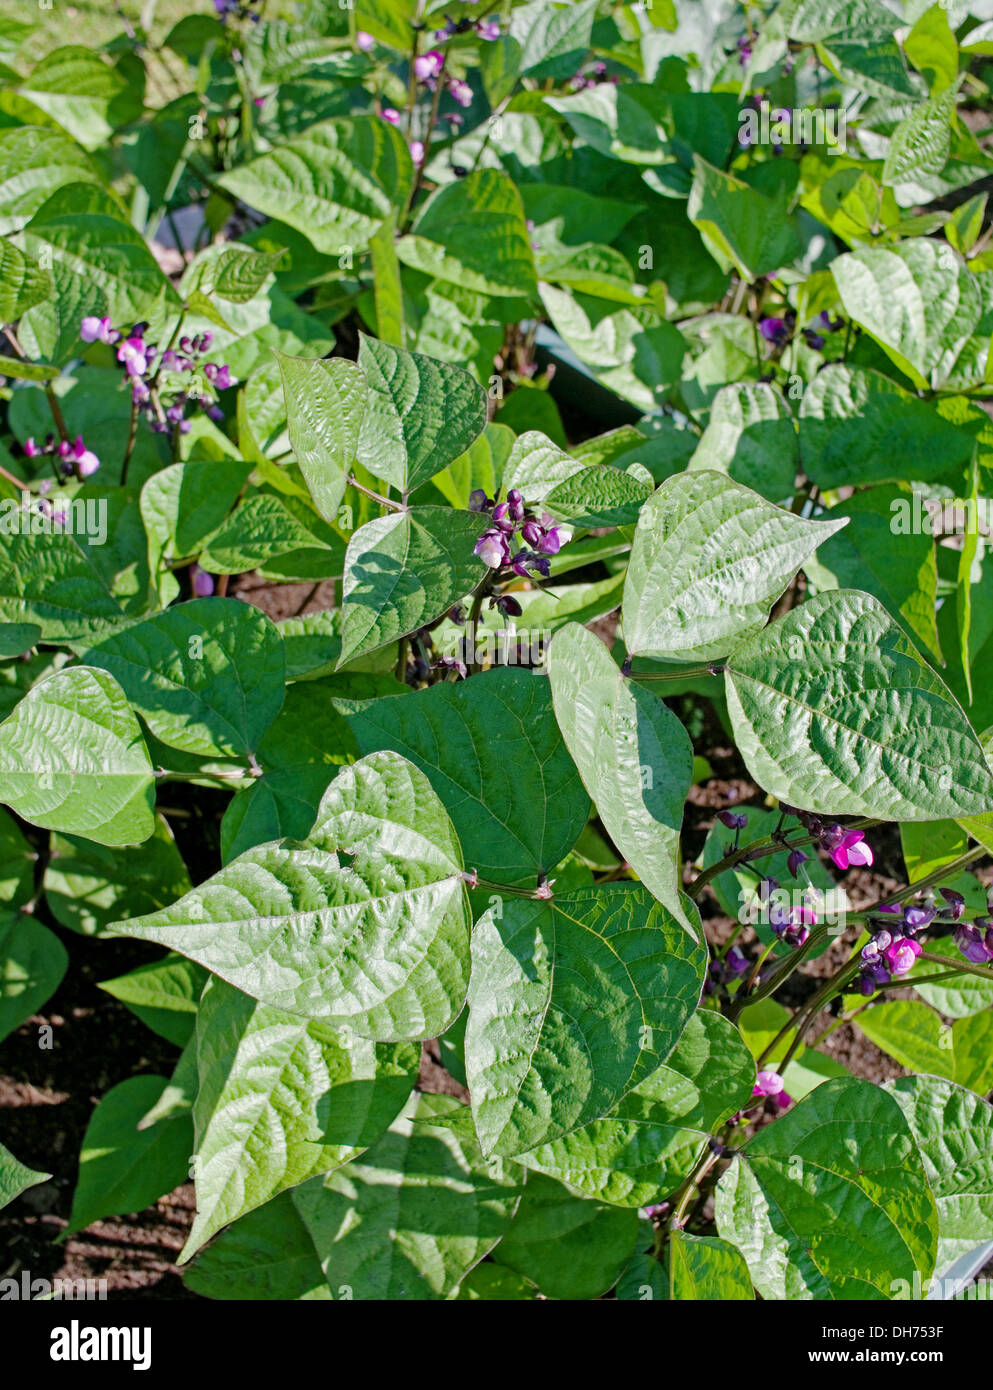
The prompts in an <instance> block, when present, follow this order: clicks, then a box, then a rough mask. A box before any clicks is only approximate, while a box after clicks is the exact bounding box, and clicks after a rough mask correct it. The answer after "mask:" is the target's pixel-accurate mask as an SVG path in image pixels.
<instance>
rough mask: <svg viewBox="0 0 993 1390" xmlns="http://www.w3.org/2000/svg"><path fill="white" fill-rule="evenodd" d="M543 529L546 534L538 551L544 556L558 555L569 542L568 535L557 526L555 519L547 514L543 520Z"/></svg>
mask: <svg viewBox="0 0 993 1390" xmlns="http://www.w3.org/2000/svg"><path fill="white" fill-rule="evenodd" d="M541 528H542V531H543V532H544V534H543V535H542V537H541V539H540V540H539V541H538V549H539V550H540V551H541V552H542V554H543V555H557V554H558V552H559V551H560V550H561V549H562V546H563V544H564V542H565V541H566V540H568V533H567V532H565V531H563V529H562V527H561V526H556V525H555V521H554V518H552V517H550V516H549V515H548V513H547V512H545V514H544V515H543V516H542V518H541Z"/></svg>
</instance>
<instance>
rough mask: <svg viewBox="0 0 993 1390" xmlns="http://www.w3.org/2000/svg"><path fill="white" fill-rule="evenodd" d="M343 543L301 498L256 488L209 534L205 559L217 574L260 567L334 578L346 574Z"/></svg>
mask: <svg viewBox="0 0 993 1390" xmlns="http://www.w3.org/2000/svg"><path fill="white" fill-rule="evenodd" d="M342 552H343V544H342V540H341V537H340V536H339V535H338V533H337V532H336V531H334V530H332V528H331V527H330V526H329V525H328V523H327V522H326V521H323V520H321V518H320V517H318V516H317V514H316V513H315V511H314V509H313V507H312V506H311V505H310V503H309V502H303V501H301V500H300V499H299V498H296V497H275V496H272V495H271V494H264V493H257V494H256V495H255V496H253V497H247V498H246V499H245V501H244V502H242V503H241V504H240V505H239V506H238V508H237V510H236V511H235V512H233V513H232V514H231V516H229V517H227V518H226V519H225V520H224V521H222V522H221V524H220V526H218V528H217V529H216V531H214V532H212V533H211V535H209V536H207V538H206V539H205V541H204V542H203V550H202V551H201V552H200V564H201V565H202V566H203V568H204V569H205V570H209V571H210V572H211V573H213V574H244V573H245V572H246V571H248V570H254V569H259V570H262V571H264V572H265V573H266V574H267V575H271V576H275V577H280V578H282V577H285V578H292V579H329V578H333V577H335V576H337V575H339V574H341V571H342V566H343V564H344V558H345V557H344V555H343V553H342Z"/></svg>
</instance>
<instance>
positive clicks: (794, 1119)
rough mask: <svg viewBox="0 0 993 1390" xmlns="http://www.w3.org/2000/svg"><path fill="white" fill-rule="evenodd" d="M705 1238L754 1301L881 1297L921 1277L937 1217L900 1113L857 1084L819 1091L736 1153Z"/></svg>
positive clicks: (927, 1269)
mask: <svg viewBox="0 0 993 1390" xmlns="http://www.w3.org/2000/svg"><path fill="white" fill-rule="evenodd" d="M715 1214H716V1219H717V1229H718V1232H719V1234H720V1235H721V1237H722V1238H723V1239H725V1240H728V1241H730V1242H731V1243H732V1244H733V1245H736V1246H737V1247H738V1249H739V1250H740V1251H741V1253H742V1254H743V1255H744V1257H745V1260H746V1262H747V1264H748V1269H749V1272H750V1274H751V1277H752V1282H753V1283H754V1285H755V1287H756V1288H757V1289H758V1291H759V1293H760V1294H761V1295H762V1297H763V1298H764V1299H767V1300H768V1299H825V1300H827V1299H842V1300H848V1299H877V1300H878V1299H889V1298H891V1297H892V1296H893V1290H894V1284H895V1281H897V1280H900V1279H907V1280H913V1279H914V1276H915V1275H918V1276H919V1277H921V1278H923V1279H925V1280H926V1279H928V1278H930V1276H931V1272H932V1270H933V1269H934V1261H935V1256H936V1253H937V1238H938V1219H937V1211H936V1209H935V1203H934V1198H933V1197H932V1195H931V1190H930V1188H929V1186H928V1181H927V1177H926V1174H925V1170H924V1166H923V1163H922V1160H921V1157H920V1155H919V1153H918V1151H917V1146H916V1144H915V1142H914V1137H913V1135H912V1133H911V1130H910V1127H909V1125H908V1124H907V1122H906V1120H905V1119H904V1117H903V1114H902V1112H901V1110H900V1107H899V1106H898V1105H897V1104H896V1102H895V1100H894V1099H893V1097H892V1096H891V1095H889V1094H888V1093H887V1092H885V1091H883V1090H880V1088H879V1087H878V1086H873V1085H871V1084H870V1083H869V1082H868V1081H857V1080H854V1079H853V1080H844V1081H826V1082H825V1083H824V1085H823V1086H818V1088H817V1089H816V1090H815V1091H813V1092H811V1094H810V1095H809V1096H807V1097H806V1098H805V1099H804V1100H802V1101H800V1103H799V1104H798V1105H797V1106H796V1107H795V1108H794V1109H792V1110H790V1111H789V1112H788V1113H787V1114H785V1115H782V1116H780V1118H779V1119H778V1120H776V1122H775V1124H771V1125H768V1126H767V1127H766V1128H765V1129H762V1130H760V1131H759V1132H758V1134H756V1135H755V1136H754V1137H753V1138H752V1139H750V1140H749V1141H748V1143H747V1144H746V1145H745V1147H744V1148H743V1149H742V1150H741V1152H740V1155H739V1157H738V1158H737V1159H736V1161H735V1162H734V1163H733V1164H732V1165H731V1167H730V1168H729V1169H728V1170H727V1172H726V1173H724V1175H723V1176H722V1177H721V1180H720V1182H719V1183H718V1184H717V1193H716V1213H715Z"/></svg>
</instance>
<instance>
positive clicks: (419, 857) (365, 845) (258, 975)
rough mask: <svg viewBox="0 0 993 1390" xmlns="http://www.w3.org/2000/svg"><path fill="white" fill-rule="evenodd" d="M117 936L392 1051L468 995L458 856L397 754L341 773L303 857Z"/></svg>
mask: <svg viewBox="0 0 993 1390" xmlns="http://www.w3.org/2000/svg"><path fill="white" fill-rule="evenodd" d="M114 931H115V932H116V933H117V934H118V935H121V936H135V937H138V938H140V939H141V940H144V941H155V942H157V943H158V944H159V945H162V946H166V947H169V948H170V949H172V950H176V951H179V952H180V953H181V954H182V955H184V956H188V957H189V958H190V959H191V960H195V961H198V962H199V963H200V964H201V965H205V966H206V967H207V969H208V970H210V971H212V972H213V973H214V974H215V975H220V977H221V978H222V979H224V980H227V981H228V983H229V984H233V985H234V986H235V987H236V988H238V989H240V990H242V991H244V993H246V994H250V995H251V996H252V998H253V999H258V1000H259V1001H260V1002H261V1003H264V1004H268V1005H270V1006H271V1007H273V1008H277V1009H283V1010H285V1012H287V1013H294V1014H299V1015H300V1016H301V1017H303V1018H313V1019H320V1020H322V1021H325V1022H327V1023H329V1024H335V1025H337V1026H338V1027H343V1026H344V1025H345V1024H349V1025H350V1026H351V1027H352V1028H353V1029H354V1030H355V1031H356V1032H357V1033H358V1034H359V1035H360V1036H362V1037H374V1038H376V1039H377V1040H379V1041H384V1042H402V1041H405V1040H406V1039H408V1038H431V1037H437V1036H438V1035H439V1034H440V1033H443V1032H444V1031H445V1029H446V1028H447V1027H448V1025H449V1023H451V1022H452V1020H453V1019H454V1018H455V1017H456V1015H457V1014H458V1013H459V1011H460V1010H461V1008H462V1004H463V1001H464V999H465V994H466V977H467V974H468V960H467V956H468V949H467V947H468V933H469V924H468V919H467V912H466V901H465V889H464V886H463V881H462V863H461V856H460V852H459V847H458V843H457V841H456V839H455V836H454V833H453V831H452V828H451V824H450V822H449V820H448V817H447V816H446V814H445V811H444V808H443V807H442V805H441V803H440V802H439V801H438V799H437V797H436V796H435V794H434V792H433V791H432V790H431V786H430V784H429V783H428V781H427V779H426V778H425V777H424V776H423V774H422V773H420V772H419V771H418V770H417V769H416V768H415V767H412V766H411V764H410V763H407V762H404V760H403V759H402V758H398V757H396V755H395V754H392V753H378V754H374V755H372V756H371V757H368V758H364V759H362V761H361V762H358V763H355V764H354V765H353V766H352V767H346V768H343V769H342V770H341V771H340V772H339V773H338V776H337V777H336V778H335V780H334V781H333V782H332V783H331V785H330V786H329V787H328V789H327V792H326V793H325V795H324V799H323V801H322V802H321V807H320V810H319V813H318V817H317V822H316V824H315V826H314V828H313V830H312V831H311V833H310V835H309V837H308V838H307V840H306V841H304V842H303V843H298V842H296V841H292V840H291V841H279V842H277V843H275V844H268V845H261V846H259V847H258V848H257V849H253V850H249V851H248V853H246V854H243V855H240V856H239V857H238V858H237V859H235V860H233V861H232V863H230V864H229V865H227V867H226V868H223V869H221V871H220V872H219V873H217V874H215V875H214V876H213V877H212V878H209V879H208V880H207V881H206V882H205V883H203V884H201V885H200V886H199V887H198V888H195V889H194V890H193V892H192V893H188V894H187V895H186V897H184V898H181V899H180V900H179V902H178V903H174V904H173V906H172V907H170V908H167V909H165V910H164V911H162V912H157V913H153V914H151V915H150V916H148V917H139V918H136V919H134V920H132V921H127V922H117V923H115V924H114Z"/></svg>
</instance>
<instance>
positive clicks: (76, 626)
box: [0, 527, 124, 642]
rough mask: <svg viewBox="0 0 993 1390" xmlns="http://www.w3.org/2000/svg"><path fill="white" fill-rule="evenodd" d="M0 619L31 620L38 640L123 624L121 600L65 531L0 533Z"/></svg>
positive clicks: (85, 634) (60, 638)
mask: <svg viewBox="0 0 993 1390" xmlns="http://www.w3.org/2000/svg"><path fill="white" fill-rule="evenodd" d="M0 534H2V535H3V545H2V546H0V619H2V620H3V621H4V622H10V623H27V622H30V623H34V624H36V625H37V627H38V629H39V630H40V631H39V636H40V637H41V638H42V640H47V641H52V642H66V641H73V640H81V639H85V638H86V637H92V636H93V635H94V634H96V633H100V632H103V631H105V630H106V629H107V628H108V627H109V626H112V625H113V624H115V623H120V622H123V620H124V614H123V612H122V610H121V606H120V604H119V603H118V602H117V600H116V599H115V598H113V597H112V595H111V593H110V591H109V590H108V588H107V585H106V583H105V582H104V580H103V579H102V578H101V576H100V573H99V571H98V570H97V568H96V566H95V565H94V564H93V562H92V561H91V559H90V558H89V556H88V555H87V554H85V553H84V551H83V550H82V548H81V547H80V545H79V543H78V542H77V541H76V539H75V537H74V536H72V535H70V534H69V532H68V531H62V530H59V529H58V528H57V527H55V528H52V529H51V530H50V531H49V532H47V533H46V532H44V531H38V532H34V531H32V532H30V533H29V532H27V531H24V530H22V529H17V530H15V531H13V532H12V533H7V532H0Z"/></svg>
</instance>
